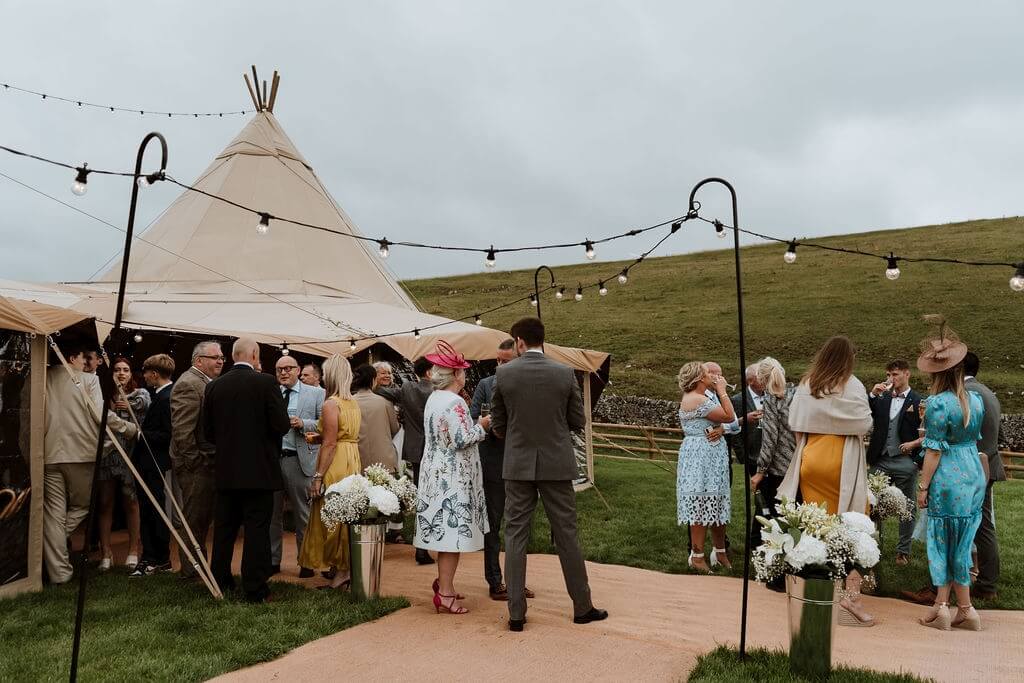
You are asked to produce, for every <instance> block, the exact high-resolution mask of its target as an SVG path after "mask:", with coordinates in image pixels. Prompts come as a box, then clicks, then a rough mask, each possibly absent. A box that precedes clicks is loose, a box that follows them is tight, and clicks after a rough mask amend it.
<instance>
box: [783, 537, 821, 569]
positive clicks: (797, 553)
mask: <svg viewBox="0 0 1024 683" xmlns="http://www.w3.org/2000/svg"><path fill="white" fill-rule="evenodd" d="M827 561H828V546H827V545H825V543H824V541H820V540H818V539H817V538H815V537H814V536H811V535H810V534H804V535H803V536H801V537H800V542H799V543H797V544H796V545H795V546H793V549H792V550H790V551H789V552H788V553H786V562H788V563H789V565H790V566H791V567H793V569H796V570H797V571H800V570H801V569H803V568H804V567H806V566H808V565H815V564H817V565H824V564H825V563H826V562H827Z"/></svg>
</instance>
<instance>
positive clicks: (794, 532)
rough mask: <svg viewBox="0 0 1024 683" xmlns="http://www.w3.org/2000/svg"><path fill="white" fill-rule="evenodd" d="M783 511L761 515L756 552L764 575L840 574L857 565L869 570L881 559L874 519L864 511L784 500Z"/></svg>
mask: <svg viewBox="0 0 1024 683" xmlns="http://www.w3.org/2000/svg"><path fill="white" fill-rule="evenodd" d="M776 510H777V511H778V513H779V517H778V518H776V519H765V518H764V517H758V518H757V521H758V522H760V524H761V526H763V527H764V528H763V529H762V530H761V539H762V543H761V545H760V546H758V547H757V548H756V549H755V550H754V552H753V561H754V569H755V571H756V572H757V578H758V580H760V581H771V580H772V579H776V578H778V577H780V576H782V575H783V574H797V575H799V576H803V577H817V578H831V579H839V578H842V577H844V576H846V575H847V574H849V573H850V571H851V570H852V569H854V568H857V569H860V570H862V571H866V570H868V569H870V568H871V567H873V566H875V565H876V564H878V560H879V549H878V541H877V540H876V532H875V525H874V523H873V522H872V521H871V519H870V518H868V517H867V516H866V515H863V514H860V513H859V512H846V513H843V514H842V515H830V514H828V512H827V511H826V510H825V509H824V508H823V507H821V506H819V505H818V504H816V503H803V504H797V503H794V502H793V501H790V500H783V501H782V502H781V503H780V504H779V505H778V506H777V507H776Z"/></svg>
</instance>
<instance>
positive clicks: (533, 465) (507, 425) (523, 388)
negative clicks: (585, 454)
mask: <svg viewBox="0 0 1024 683" xmlns="http://www.w3.org/2000/svg"><path fill="white" fill-rule="evenodd" d="M496 376H497V382H496V384H495V386H494V394H493V396H492V397H491V431H493V432H494V433H495V434H497V435H498V436H501V435H504V437H505V463H504V466H503V469H502V476H503V478H504V479H506V480H513V481H571V480H573V479H575V478H576V477H577V476H579V475H578V471H577V465H576V453H575V451H574V449H573V443H572V435H571V434H570V432H571V431H579V430H581V429H583V428H584V427H585V426H586V423H587V418H586V414H585V413H584V409H583V399H582V398H581V397H580V390H579V385H577V384H576V375H575V373H574V372H573V370H572V368H570V367H568V366H566V365H562V364H561V363H558V362H556V361H553V360H551V359H549V358H547V357H546V356H544V354H542V353H537V352H534V351H527V352H526V353H525V354H523V355H522V356H520V357H519V358H517V359H515V360H514V361H512V362H511V363H506V364H505V365H502V366H501V367H499V368H498V371H497V373H496Z"/></svg>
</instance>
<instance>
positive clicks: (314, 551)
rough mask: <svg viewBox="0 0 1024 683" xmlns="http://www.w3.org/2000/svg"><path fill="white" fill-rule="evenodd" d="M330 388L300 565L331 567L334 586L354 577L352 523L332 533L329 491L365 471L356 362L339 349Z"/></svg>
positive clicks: (331, 361) (329, 371)
mask: <svg viewBox="0 0 1024 683" xmlns="http://www.w3.org/2000/svg"><path fill="white" fill-rule="evenodd" d="M323 372H324V388H325V389H326V390H327V395H328V396H329V398H328V399H327V400H326V401H324V407H323V411H322V412H321V414H320V424H319V425H318V426H319V429H320V434H321V438H322V443H321V446H320V455H319V457H318V458H317V463H316V474H314V475H313V481H312V483H311V484H310V487H309V497H310V499H311V500H312V503H311V505H310V510H309V523H308V524H307V525H306V535H305V537H304V538H303V539H302V550H301V552H299V566H301V567H309V568H311V569H322V568H323V567H330V568H331V569H332V570H334V571H335V574H334V578H333V579H332V581H331V588H341V587H343V586H345V585H347V584H349V583H350V581H351V576H352V573H351V569H350V567H349V548H348V526H347V525H344V524H341V525H339V526H338V528H337V529H335V530H334V531H333V532H330V533H328V532H327V529H326V527H324V524H323V522H322V521H320V508H321V507H323V503H324V499H323V491H324V489H326V487H328V486H330V485H331V484H333V483H335V482H338V481H341V480H342V479H344V478H345V477H347V476H348V475H350V474H358V473H359V472H360V471H361V469H362V468H361V467H360V463H359V421H360V415H359V404H358V403H356V401H355V399H353V398H352V390H351V387H352V367H351V366H350V365H349V363H348V360H347V359H345V358H344V357H342V356H339V355H337V354H335V355H334V356H331V357H330V358H328V359H327V362H326V363H324V368H323Z"/></svg>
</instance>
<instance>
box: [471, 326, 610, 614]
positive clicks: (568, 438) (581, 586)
mask: <svg viewBox="0 0 1024 683" xmlns="http://www.w3.org/2000/svg"><path fill="white" fill-rule="evenodd" d="M510 334H511V336H512V338H513V339H514V340H515V342H516V353H517V354H518V355H519V357H518V358H517V359H516V360H514V361H512V362H511V363H508V364H506V365H502V366H501V367H499V368H498V371H497V373H496V375H495V376H496V377H497V381H496V383H495V386H494V394H493V395H492V397H491V431H493V432H494V434H495V435H496V436H498V437H499V438H502V437H503V438H504V439H505V462H504V465H503V468H502V474H503V476H504V479H505V581H506V582H507V585H508V615H509V619H508V627H509V630H510V631H522V630H523V626H524V624H525V623H526V546H527V544H528V543H529V541H530V533H531V531H532V527H533V511H534V510H535V509H536V507H537V498H538V495H539V496H540V498H541V499H542V500H543V501H544V511H545V512H546V513H547V516H548V520H549V521H550V523H551V534H552V536H553V537H554V541H555V548H556V549H557V550H558V559H559V561H560V562H561V564H562V576H563V577H564V578H565V586H566V588H567V589H568V591H569V596H570V597H571V598H572V602H573V621H574V622H575V623H577V624H588V623H590V622H592V621H600V620H602V619H606V618H608V612H606V611H605V610H601V609H597V608H595V607H594V604H593V603H592V602H591V600H590V584H589V582H588V580H587V567H586V565H585V564H584V562H583V553H582V552H581V551H580V543H579V538H578V537H577V533H576V493H575V491H573V488H572V481H573V479H575V478H576V477H577V474H578V473H577V465H576V454H575V452H574V450H573V443H572V435H571V434H570V431H579V430H581V429H583V428H584V427H585V426H586V414H585V413H584V408H583V401H582V399H581V398H580V391H579V386H578V385H577V384H576V375H575V373H574V372H573V371H572V369H571V368H568V367H566V366H564V365H562V364H560V363H557V362H555V361H553V360H550V359H548V358H547V357H546V356H545V355H544V324H543V323H542V322H541V321H540V320H538V319H537V318H523V319H522V320H519V321H518V322H516V323H515V324H514V325H513V326H512V330H511V332H510Z"/></svg>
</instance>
